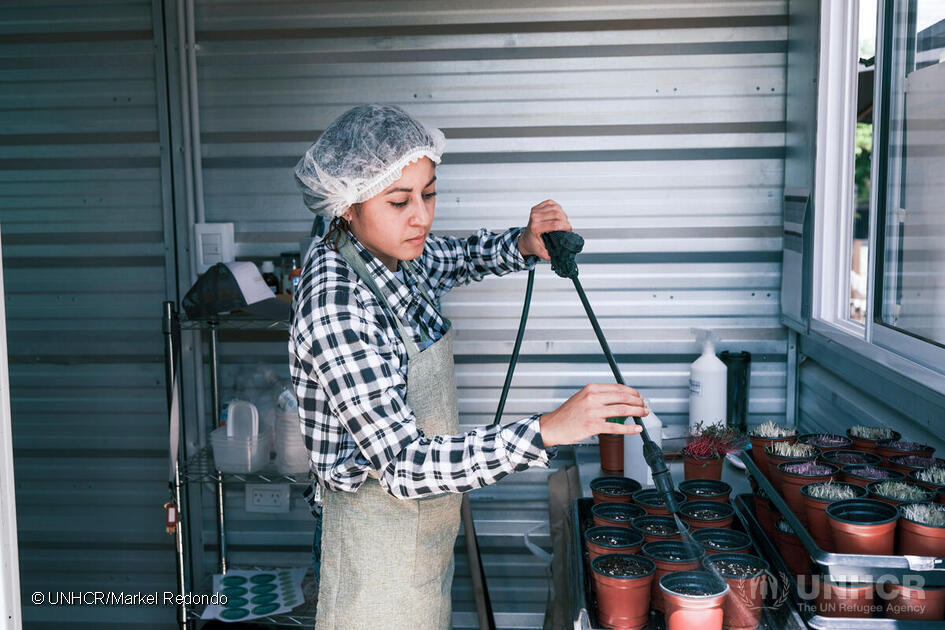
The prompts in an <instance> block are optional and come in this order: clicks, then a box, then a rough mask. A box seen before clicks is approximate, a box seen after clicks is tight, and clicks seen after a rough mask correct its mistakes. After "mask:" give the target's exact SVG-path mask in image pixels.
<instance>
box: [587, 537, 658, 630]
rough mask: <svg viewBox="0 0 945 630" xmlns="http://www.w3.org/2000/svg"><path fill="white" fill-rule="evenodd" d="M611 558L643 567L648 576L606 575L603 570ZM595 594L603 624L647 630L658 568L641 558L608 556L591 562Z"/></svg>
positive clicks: (636, 556)
mask: <svg viewBox="0 0 945 630" xmlns="http://www.w3.org/2000/svg"><path fill="white" fill-rule="evenodd" d="M608 558H626V559H629V560H632V561H633V562H635V563H637V564H639V565H643V567H644V569H645V571H646V572H645V574H643V575H629V576H612V575H605V574H604V573H603V572H602V571H601V569H600V567H601V563H602V562H604V563H605V565H606V561H607V559H608ZM591 569H592V570H593V575H594V591H595V592H596V593H597V617H598V619H599V620H600V623H601V625H604V626H607V627H608V628H615V629H616V630H637V629H642V628H645V627H646V625H647V623H648V621H649V617H650V589H651V584H652V582H653V576H654V573H655V571H656V566H655V565H654V564H653V561H652V560H649V559H647V558H644V557H643V556H640V555H632V554H607V555H604V556H598V557H597V558H595V559H594V561H593V562H591Z"/></svg>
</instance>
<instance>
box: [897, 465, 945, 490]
mask: <svg viewBox="0 0 945 630" xmlns="http://www.w3.org/2000/svg"><path fill="white" fill-rule="evenodd" d="M906 478H907V479H908V480H909V481H911V482H913V483H916V484H918V485H920V486H922V487H923V488H928V489H929V490H943V489H945V466H932V467H930V468H926V469H924V470H913V471H911V472H910V473H909V474H908V475H906Z"/></svg>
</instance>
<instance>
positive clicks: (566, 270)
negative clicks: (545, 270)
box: [541, 230, 584, 278]
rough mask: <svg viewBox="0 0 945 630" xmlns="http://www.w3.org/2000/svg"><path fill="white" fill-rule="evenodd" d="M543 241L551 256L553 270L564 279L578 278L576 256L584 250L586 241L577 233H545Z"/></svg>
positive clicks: (542, 237) (542, 236) (559, 231)
mask: <svg viewBox="0 0 945 630" xmlns="http://www.w3.org/2000/svg"><path fill="white" fill-rule="evenodd" d="M541 240H542V242H544V244H545V249H547V250H548V255H549V256H551V269H552V270H553V271H554V272H555V273H556V274H558V275H559V276H561V277H562V278H577V275H578V268H577V263H576V262H575V261H574V257H575V255H577V254H579V253H581V250H582V249H584V239H583V238H581V235H580V234H577V233H576V232H564V231H561V230H558V231H556V232H545V233H544V234H542V235H541Z"/></svg>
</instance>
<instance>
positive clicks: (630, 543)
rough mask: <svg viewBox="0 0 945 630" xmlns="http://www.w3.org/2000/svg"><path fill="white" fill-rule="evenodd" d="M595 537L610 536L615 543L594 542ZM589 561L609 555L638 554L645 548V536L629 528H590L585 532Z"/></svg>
mask: <svg viewBox="0 0 945 630" xmlns="http://www.w3.org/2000/svg"><path fill="white" fill-rule="evenodd" d="M595 536H608V537H610V538H611V539H613V542H592V541H591V540H592V539H593V538H594V537H595ZM584 545H585V546H586V547H587V555H588V561H589V562H590V561H593V560H594V558H596V557H597V556H603V555H605V554H608V553H637V552H639V551H640V547H642V546H643V534H642V533H641V532H638V531H637V530H635V529H630V528H627V527H609V526H608V527H588V528H587V529H586V530H584Z"/></svg>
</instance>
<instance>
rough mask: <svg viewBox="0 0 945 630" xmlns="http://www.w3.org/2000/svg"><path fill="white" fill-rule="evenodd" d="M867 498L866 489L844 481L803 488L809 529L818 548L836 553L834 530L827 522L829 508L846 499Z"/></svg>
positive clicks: (813, 484) (802, 492) (802, 493)
mask: <svg viewBox="0 0 945 630" xmlns="http://www.w3.org/2000/svg"><path fill="white" fill-rule="evenodd" d="M865 496H866V488H864V487H863V486H858V485H856V484H853V483H845V482H842V481H831V482H819V483H810V484H807V485H804V486H801V498H802V499H803V501H804V511H805V513H806V514H807V528H808V531H810V535H811V537H812V538H813V539H814V542H816V543H817V546H818V547H820V548H821V549H823V550H824V551H834V543H833V530H832V529H831V528H830V523H829V522H828V521H827V511H826V510H827V506H828V505H830V504H831V503H834V502H836V501H842V500H844V499H858V498H861V497H865Z"/></svg>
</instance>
